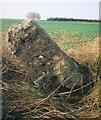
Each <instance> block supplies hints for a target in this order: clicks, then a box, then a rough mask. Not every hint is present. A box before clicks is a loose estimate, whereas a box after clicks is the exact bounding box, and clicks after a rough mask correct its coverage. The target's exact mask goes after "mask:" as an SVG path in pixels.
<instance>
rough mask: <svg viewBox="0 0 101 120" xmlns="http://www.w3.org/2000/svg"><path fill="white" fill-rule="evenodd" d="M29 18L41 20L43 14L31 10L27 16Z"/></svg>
mask: <svg viewBox="0 0 101 120" xmlns="http://www.w3.org/2000/svg"><path fill="white" fill-rule="evenodd" d="M26 17H27V18H28V19H32V20H36V21H37V20H40V18H41V16H40V14H39V13H35V12H29V13H27V16H26Z"/></svg>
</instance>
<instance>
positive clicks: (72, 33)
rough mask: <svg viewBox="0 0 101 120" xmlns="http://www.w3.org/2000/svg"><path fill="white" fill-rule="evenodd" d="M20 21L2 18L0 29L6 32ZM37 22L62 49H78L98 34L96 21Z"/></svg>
mask: <svg viewBox="0 0 101 120" xmlns="http://www.w3.org/2000/svg"><path fill="white" fill-rule="evenodd" d="M21 21H22V20H16V19H14V20H13V19H3V20H2V31H3V32H6V31H7V29H8V28H9V27H10V26H11V25H12V24H15V23H19V22H21ZM38 24H39V25H40V26H41V27H42V28H43V29H44V30H45V31H46V32H47V33H48V34H49V35H50V36H51V37H52V38H53V39H54V40H55V42H57V44H58V45H59V46H60V47H61V48H63V49H64V50H67V49H70V48H75V49H79V48H80V47H81V46H82V45H83V44H84V43H86V42H87V41H90V42H93V40H94V39H95V38H96V37H98V36H99V24H98V23H90V22H57V21H55V22H53V21H39V22H38ZM0 31H1V28H0Z"/></svg>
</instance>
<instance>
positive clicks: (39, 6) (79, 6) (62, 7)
mask: <svg viewBox="0 0 101 120" xmlns="http://www.w3.org/2000/svg"><path fill="white" fill-rule="evenodd" d="M75 1H76V0H75ZM1 5H2V6H1V7H2V14H1V16H0V17H1V18H19V19H20V18H26V14H27V13H28V12H33V11H35V12H38V13H40V15H41V17H42V19H47V18H49V17H66V18H82V19H83V18H84V19H99V2H98V0H92V1H91V0H88V2H87V1H86V0H85V2H84V0H81V1H76V2H74V1H73V0H47V1H46V0H37V1H36V0H33V1H32V0H22V1H19V0H15V1H12V0H4V1H3V2H2V4H1Z"/></svg>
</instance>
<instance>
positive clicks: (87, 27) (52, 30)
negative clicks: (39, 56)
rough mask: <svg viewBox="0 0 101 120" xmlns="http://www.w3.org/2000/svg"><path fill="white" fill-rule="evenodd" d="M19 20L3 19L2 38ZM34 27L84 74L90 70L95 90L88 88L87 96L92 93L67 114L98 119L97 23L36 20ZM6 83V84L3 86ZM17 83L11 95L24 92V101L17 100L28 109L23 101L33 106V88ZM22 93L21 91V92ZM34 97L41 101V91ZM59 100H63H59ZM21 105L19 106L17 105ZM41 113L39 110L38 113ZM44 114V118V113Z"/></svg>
mask: <svg viewBox="0 0 101 120" xmlns="http://www.w3.org/2000/svg"><path fill="white" fill-rule="evenodd" d="M21 21H22V20H13V19H3V20H2V28H0V33H1V32H3V35H5V33H6V32H7V30H8V28H9V27H10V26H11V25H13V24H15V23H19V22H21ZM37 24H39V25H40V26H41V27H42V28H43V29H44V30H45V31H46V32H47V33H48V34H49V35H50V37H51V38H52V39H53V40H54V41H55V42H56V43H57V44H58V45H59V46H60V48H61V49H62V50H63V51H64V52H65V53H66V54H67V55H69V56H70V57H73V58H74V59H75V60H76V61H77V62H79V63H80V65H81V66H82V67H85V71H84V72H85V73H86V72H87V71H86V70H87V69H89V70H90V71H91V76H89V77H92V81H93V82H94V88H91V90H90V91H89V93H91V94H88V95H87V96H84V97H83V98H82V100H81V101H80V103H79V105H80V106H79V107H78V108H75V109H74V108H71V106H72V105H71V106H69V108H70V112H71V113H72V112H73V111H74V112H73V114H74V116H75V113H76V110H78V114H80V115H81V116H83V117H98V116H99V99H100V98H99V89H100V88H99V85H98V80H99V79H100V76H101V75H100V67H99V62H100V60H99V36H100V33H101V31H100V30H99V23H95V22H57V21H56V22H53V21H38V22H37ZM4 38H5V36H4ZM41 38H42V37H41ZM34 47H35V46H34ZM34 47H33V48H34ZM38 47H39V46H38ZM49 55H50V54H49ZM14 62H16V61H14ZM82 67H81V69H82ZM4 68H5V66H4ZM86 68H87V69H86ZM17 72H19V71H18V70H17ZM19 74H21V73H19ZM16 79H18V78H16ZM26 79H27V77H26ZM6 82H7V81H5V83H6ZM20 82H21V84H18V83H16V81H14V83H13V80H12V85H11V86H12V88H14V91H13V92H14V93H16V94H18V95H19V96H20V92H21V95H22V93H24V95H22V96H23V97H24V96H25V98H24V99H23V100H24V101H23V100H22V101H20V102H21V104H22V105H24V103H25V106H27V104H26V101H27V102H30V103H31V106H32V107H33V101H34V97H33V96H35V95H36V94H35V92H36V91H35V90H36V89H35V88H34V87H33V86H31V87H30V85H29V84H28V83H27V81H25V82H23V81H19V83H20ZM15 83H16V84H15ZM7 84H8V85H9V84H11V83H10V82H9V83H7ZM90 84H91V83H90ZM4 85H5V84H4ZM20 85H21V86H20ZM6 86H7V85H6ZM7 87H8V86H7ZM19 87H20V89H19ZM83 87H84V86H82V88H83ZM29 89H31V97H29ZM22 90H23V92H22ZM19 91H20V92H19ZM91 91H92V92H91ZM17 92H18V93H17ZM71 92H72V89H71ZM36 93H37V92H36ZM53 94H54V91H53ZM32 95H33V96H32ZM38 95H39V96H38ZM22 96H20V97H22ZM26 96H27V97H26ZM37 96H38V97H39V98H41V97H43V94H42V93H41V92H40V93H39V92H38V93H37ZM52 96H53V95H52ZM52 96H51V95H50V94H49V96H48V97H46V98H44V99H42V100H41V102H44V101H45V102H47V101H46V100H48V98H50V97H52ZM53 97H54V96H53ZM64 97H65V96H64ZM66 97H67V96H66ZM28 99H29V101H28ZM35 99H36V98H35ZM60 100H62V99H60ZM16 101H17V100H16ZM20 102H19V103H18V104H20ZM23 102H24V103H23ZM41 102H40V101H39V102H38V104H41ZM30 103H28V107H31V106H29V104H30ZM16 104H17V103H16ZM52 104H53V103H52ZM47 105H48V104H47ZM64 106H65V104H64ZM38 107H39V106H38ZM46 107H47V106H45V110H48V109H49V112H48V113H51V109H53V108H48V107H47V109H46ZM15 108H16V107H15ZM15 108H14V109H15ZM36 108H37V107H35V109H36ZM39 109H40V108H39ZM39 109H38V110H39ZM32 110H33V108H32ZM42 110H43V106H42ZM19 111H20V110H19ZM19 111H18V112H19ZM54 111H55V109H54V110H53V113H54ZM11 112H12V111H11ZM37 112H38V111H36V113H37ZM41 112H42V111H41ZM41 112H40V110H39V114H40V113H41ZM43 112H45V111H44V110H43ZM55 112H56V114H59V115H60V116H62V115H63V116H65V114H64V112H60V111H55ZM24 114H26V113H24ZM44 115H45V114H44ZM46 115H47V112H46ZM42 117H43V116H42Z"/></svg>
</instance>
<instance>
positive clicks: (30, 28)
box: [7, 20, 88, 92]
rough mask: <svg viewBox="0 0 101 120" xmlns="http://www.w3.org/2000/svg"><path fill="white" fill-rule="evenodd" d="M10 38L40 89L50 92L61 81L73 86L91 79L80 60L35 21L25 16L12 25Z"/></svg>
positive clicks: (16, 53)
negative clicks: (85, 72)
mask: <svg viewBox="0 0 101 120" xmlns="http://www.w3.org/2000/svg"><path fill="white" fill-rule="evenodd" d="M7 42H8V47H9V48H10V50H11V52H12V54H13V55H15V56H16V57H17V59H18V60H19V61H20V64H21V66H23V67H24V69H25V70H27V72H28V73H29V74H30V76H31V79H32V81H33V83H35V84H36V85H38V87H39V88H40V89H41V90H44V91H46V92H49V91H52V90H53V89H56V87H58V85H59V84H62V86H66V87H67V88H68V89H71V88H72V86H79V87H80V86H82V85H83V84H86V83H88V82H87V80H86V79H83V78H84V77H82V76H84V75H85V74H84V72H82V71H81V69H80V65H79V63H77V62H76V61H75V60H74V59H72V58H70V57H69V56H67V55H66V54H65V53H64V52H63V51H62V50H61V49H60V48H59V47H58V45H57V44H56V43H55V42H54V41H53V40H52V39H51V38H50V37H49V36H48V35H47V34H46V32H45V31H44V30H43V29H42V28H41V27H39V26H38V25H37V24H36V23H35V22H34V21H30V20H29V21H28V20H26V21H23V22H22V23H21V24H17V25H14V26H12V27H11V28H9V30H8V33H7ZM48 90H49V91H48Z"/></svg>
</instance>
